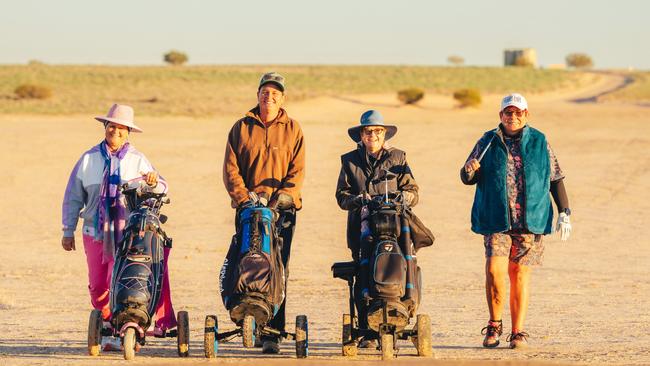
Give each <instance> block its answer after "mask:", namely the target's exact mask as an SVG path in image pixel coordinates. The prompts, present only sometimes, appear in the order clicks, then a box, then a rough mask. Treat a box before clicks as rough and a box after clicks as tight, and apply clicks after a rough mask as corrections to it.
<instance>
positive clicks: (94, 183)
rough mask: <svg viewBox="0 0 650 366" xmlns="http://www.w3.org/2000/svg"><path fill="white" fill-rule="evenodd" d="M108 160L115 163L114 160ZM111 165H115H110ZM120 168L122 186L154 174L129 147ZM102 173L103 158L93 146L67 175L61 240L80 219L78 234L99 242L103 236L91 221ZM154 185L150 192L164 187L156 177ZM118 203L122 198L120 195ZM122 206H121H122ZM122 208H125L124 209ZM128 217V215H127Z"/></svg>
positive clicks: (145, 161) (95, 209)
mask: <svg viewBox="0 0 650 366" xmlns="http://www.w3.org/2000/svg"><path fill="white" fill-rule="evenodd" d="M111 159H115V160H119V159H118V158H117V157H116V156H111ZM114 163H117V162H116V161H114ZM119 164H120V178H121V179H120V180H121V183H126V182H128V181H130V180H133V179H135V178H138V177H140V176H142V173H148V172H151V171H154V168H153V166H152V165H151V163H149V160H147V158H146V157H145V156H144V154H143V153H141V152H139V151H138V150H136V149H135V147H133V145H130V146H129V147H128V151H127V153H126V154H125V155H124V157H123V158H122V160H121V161H119ZM103 172H104V158H103V157H102V153H101V151H100V149H99V145H97V146H94V147H93V148H91V149H90V150H88V151H86V152H85V153H84V154H83V155H81V158H79V161H77V164H76V165H75V166H74V169H72V173H70V179H69V180H68V186H67V187H66V189H65V196H64V197H63V236H64V237H73V236H74V231H75V229H76V228H77V222H78V221H79V217H81V218H82V219H83V220H84V222H83V229H82V232H83V234H84V235H90V236H93V237H94V238H95V240H102V236H103V233H102V232H96V231H100V230H95V227H96V225H95V219H96V217H97V210H98V209H99V202H100V188H101V183H102V179H103ZM158 181H159V182H162V183H163V184H158V186H157V187H156V188H155V189H154V191H158V190H159V189H160V190H166V187H167V183H166V182H165V181H164V179H163V178H162V177H160V176H159V177H158ZM119 199H120V200H124V196H122V195H120V198H119ZM122 203H124V202H122ZM124 206H126V205H124ZM127 215H128V212H127Z"/></svg>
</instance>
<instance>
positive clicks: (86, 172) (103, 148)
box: [61, 104, 176, 350]
mask: <svg viewBox="0 0 650 366" xmlns="http://www.w3.org/2000/svg"><path fill="white" fill-rule="evenodd" d="M133 117H134V113H133V108H131V107H130V106H127V105H120V104H114V105H113V106H112V107H111V108H110V109H109V111H108V113H107V114H106V116H99V117H95V119H96V120H98V121H99V122H101V123H103V125H104V130H103V132H104V134H103V139H102V141H101V142H100V143H99V144H97V145H96V146H94V147H92V148H91V149H90V150H88V151H86V152H85V153H84V154H83V155H82V156H81V158H80V159H79V161H77V164H76V165H75V166H74V168H73V170H72V173H71V174H70V178H69V180H68V185H67V187H66V190H65V196H64V198H63V238H62V239H61V246H62V247H63V249H65V250H66V251H71V250H76V246H75V238H74V231H75V229H76V228H77V222H78V220H79V217H81V218H82V219H83V228H82V234H83V244H84V250H85V253H86V259H87V263H88V282H89V285H88V289H89V291H90V301H91V303H92V306H93V307H94V308H95V309H98V310H100V311H101V312H102V317H103V319H104V321H105V322H108V321H109V320H110V318H111V309H110V305H109V290H110V283H111V274H112V270H113V262H114V260H113V255H114V254H113V253H114V246H115V243H118V242H119V241H120V239H121V236H122V229H124V226H125V221H126V218H127V217H128V208H127V207H126V205H125V203H124V197H122V195H121V192H120V190H119V186H120V184H122V183H125V182H128V181H130V180H133V179H136V178H139V177H142V179H143V180H144V181H145V182H146V183H147V184H148V185H150V186H152V187H155V189H154V190H155V191H161V192H162V191H166V189H167V183H166V182H165V180H164V179H163V178H162V177H160V176H159V175H158V173H157V172H156V170H155V169H154V168H153V166H152V165H151V163H149V160H147V158H146V157H145V156H144V154H142V153H141V152H139V151H138V150H136V149H135V147H134V146H133V145H131V144H130V143H129V142H128V137H129V134H130V132H142V129H141V128H140V127H138V126H137V125H136V124H135V122H134V118H133ZM168 256H169V248H165V258H164V261H165V271H164V272H165V277H164V280H163V290H162V294H161V299H160V301H159V305H158V310H157V311H156V318H157V319H156V326H157V327H158V328H160V329H163V330H165V329H170V328H173V327H175V326H176V317H175V316H174V311H173V309H172V306H171V296H170V293H169V277H168V274H167V268H166V267H167V263H168V261H167V258H168ZM110 339H113V338H112V337H110ZM115 346H117V349H118V350H119V345H115Z"/></svg>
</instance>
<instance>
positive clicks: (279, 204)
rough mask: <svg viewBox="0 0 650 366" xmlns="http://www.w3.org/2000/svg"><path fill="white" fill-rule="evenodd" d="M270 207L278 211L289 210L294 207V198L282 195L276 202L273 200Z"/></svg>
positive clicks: (279, 195)
mask: <svg viewBox="0 0 650 366" xmlns="http://www.w3.org/2000/svg"><path fill="white" fill-rule="evenodd" d="M270 206H271V207H272V208H274V209H277V210H288V209H290V208H291V207H293V197H291V195H289V194H286V193H280V194H278V196H277V197H276V198H275V199H274V200H271V204H270Z"/></svg>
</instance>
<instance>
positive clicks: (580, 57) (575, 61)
mask: <svg viewBox="0 0 650 366" xmlns="http://www.w3.org/2000/svg"><path fill="white" fill-rule="evenodd" d="M566 64H567V66H569V67H575V68H577V69H589V68H592V67H593V66H594V62H593V60H592V59H591V57H589V55H586V54H584V53H571V54H568V55H567V56H566Z"/></svg>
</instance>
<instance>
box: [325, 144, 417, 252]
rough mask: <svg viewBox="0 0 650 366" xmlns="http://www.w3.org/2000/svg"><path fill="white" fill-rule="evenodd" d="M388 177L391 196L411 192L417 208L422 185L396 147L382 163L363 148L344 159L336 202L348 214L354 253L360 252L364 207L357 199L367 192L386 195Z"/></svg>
mask: <svg viewBox="0 0 650 366" xmlns="http://www.w3.org/2000/svg"><path fill="white" fill-rule="evenodd" d="M386 171H388V173H386ZM386 176H388V193H389V194H390V193H395V192H399V191H409V192H411V193H413V195H414V199H413V202H411V207H412V206H415V205H416V204H417V202H418V185H417V183H415V178H413V173H411V168H410V167H409V165H408V162H407V161H406V153H405V152H404V151H402V150H399V149H396V148H393V147H388V148H385V149H384V150H383V151H382V153H381V155H380V156H379V159H378V160H377V161H376V162H374V164H373V162H372V159H371V158H369V157H368V154H367V153H366V149H365V147H364V146H363V144H358V145H357V149H355V150H353V151H350V152H348V153H347V154H344V155H342V156H341V172H340V173H339V179H338V183H337V185H336V201H337V202H338V204H339V207H341V208H342V209H344V210H347V211H348V227H347V239H348V248H350V249H353V250H358V248H359V235H360V232H361V228H360V226H361V221H360V215H359V209H360V205H359V204H358V201H356V200H355V197H356V196H358V195H359V194H362V193H364V192H365V193H368V194H369V195H370V196H377V195H383V194H385V192H386V181H385V178H386Z"/></svg>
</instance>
